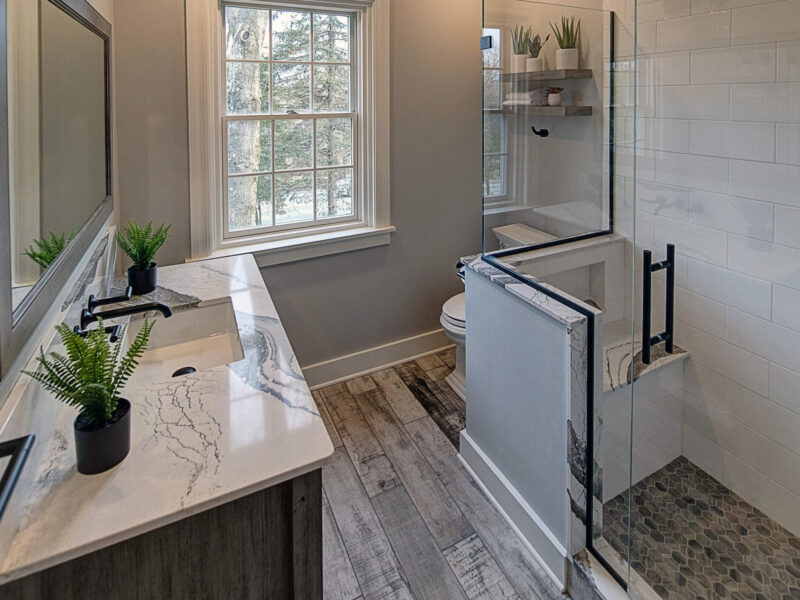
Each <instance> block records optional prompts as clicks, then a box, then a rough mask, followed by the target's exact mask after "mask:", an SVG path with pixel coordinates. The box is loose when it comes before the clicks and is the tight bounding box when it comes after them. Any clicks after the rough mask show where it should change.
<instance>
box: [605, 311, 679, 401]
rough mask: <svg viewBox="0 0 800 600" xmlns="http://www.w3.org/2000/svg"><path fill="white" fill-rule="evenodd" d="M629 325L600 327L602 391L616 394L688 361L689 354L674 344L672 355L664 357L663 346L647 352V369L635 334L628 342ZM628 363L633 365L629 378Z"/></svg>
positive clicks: (639, 341) (640, 344) (659, 345)
mask: <svg viewBox="0 0 800 600" xmlns="http://www.w3.org/2000/svg"><path fill="white" fill-rule="evenodd" d="M631 331H632V330H631V327H630V323H628V322H625V321H618V322H615V323H610V324H608V325H605V326H604V327H603V340H604V342H605V343H604V344H603V391H604V392H609V391H612V390H619V389H622V388H624V387H625V386H627V385H630V384H631V383H633V382H634V381H636V380H637V379H639V378H640V377H642V376H644V375H647V374H649V373H653V372H655V371H657V370H659V369H662V368H664V367H666V366H667V365H670V364H672V363H674V362H676V361H681V360H685V359H687V358H689V352H688V351H687V350H685V349H684V348H681V347H680V346H679V345H678V344H675V348H674V352H673V353H672V354H667V353H666V352H665V350H664V344H658V345H657V346H654V347H653V349H652V350H651V361H650V364H649V365H646V364H644V363H643V362H642V341H641V337H640V336H639V334H638V333H637V334H636V340H635V341H632V340H631ZM631 360H633V361H634V366H633V378H631Z"/></svg>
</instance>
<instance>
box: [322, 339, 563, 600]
mask: <svg viewBox="0 0 800 600" xmlns="http://www.w3.org/2000/svg"><path fill="white" fill-rule="evenodd" d="M454 359H455V355H454V352H453V351H452V350H449V351H445V352H441V353H439V354H435V355H429V356H426V357H424V358H421V359H419V360H416V361H413V362H410V363H406V364H403V365H399V366H397V367H394V368H391V369H386V370H384V371H380V372H377V373H373V374H372V375H369V376H365V377H358V378H355V379H351V380H349V381H346V382H344V383H340V384H337V385H334V386H330V387H327V388H323V389H321V390H319V391H317V392H314V395H315V398H316V400H317V404H318V405H319V409H320V411H321V413H322V416H323V419H324V420H325V425H326V426H327V428H328V431H329V433H330V436H331V439H332V440H333V443H334V446H335V447H336V451H335V453H334V456H333V458H332V459H331V460H330V462H329V463H328V464H327V465H326V466H325V467H324V468H323V471H322V485H323V490H324V497H323V528H324V529H323V553H324V569H325V571H324V572H325V580H324V589H325V598H326V600H378V599H393V600H394V599H409V598H414V599H417V600H440V599H441V600H450V599H455V600H458V599H470V600H477V599H480V600H502V599H507V598H514V599H518V600H540V599H547V600H549V599H556V598H559V599H560V598H563V596H562V594H561V593H560V592H559V591H558V590H557V589H556V588H555V586H554V585H553V583H552V582H551V580H550V579H549V578H548V577H547V575H546V574H545V573H544V572H543V570H542V569H541V567H540V566H539V565H538V563H537V562H536V560H535V559H534V558H533V557H532V556H531V555H530V553H529V552H528V551H527V549H526V548H525V546H524V544H523V543H522V541H521V540H520V539H519V538H518V537H517V536H516V534H515V533H514V532H513V531H512V530H511V528H510V526H509V525H508V524H507V523H506V521H505V520H504V519H503V518H502V516H501V515H500V513H499V512H498V511H497V509H495V507H494V506H493V505H492V504H491V503H490V501H489V500H488V499H487V498H486V496H485V495H484V494H483V492H482V491H481V490H480V488H479V487H478V485H477V484H476V483H475V482H474V481H473V480H472V479H471V478H470V476H469V474H468V473H467V471H466V470H465V469H464V467H463V466H462V465H461V463H460V462H459V460H458V457H457V451H456V448H455V447H454V444H455V443H457V440H458V431H460V430H461V429H462V428H463V426H464V404H463V402H461V400H460V399H459V398H458V397H457V396H456V395H455V394H454V393H453V392H452V390H451V389H450V388H449V387H448V386H447V384H446V383H445V382H444V377H445V376H446V375H447V374H448V373H449V372H450V370H451V369H452V368H453V364H454Z"/></svg>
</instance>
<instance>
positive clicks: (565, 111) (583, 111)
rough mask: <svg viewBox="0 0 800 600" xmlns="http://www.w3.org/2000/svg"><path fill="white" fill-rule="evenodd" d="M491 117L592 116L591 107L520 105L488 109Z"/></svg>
mask: <svg viewBox="0 0 800 600" xmlns="http://www.w3.org/2000/svg"><path fill="white" fill-rule="evenodd" d="M486 112H487V113H490V114H493V115H508V114H526V115H546V116H549V117H588V116H590V115H591V114H592V107H591V106H528V105H526V104H520V105H516V106H505V107H503V108H501V109H490V110H487V111H486Z"/></svg>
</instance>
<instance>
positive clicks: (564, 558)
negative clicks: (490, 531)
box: [458, 430, 569, 590]
mask: <svg viewBox="0 0 800 600" xmlns="http://www.w3.org/2000/svg"><path fill="white" fill-rule="evenodd" d="M458 457H459V459H461V462H462V464H463V465H464V467H465V468H466V469H467V471H469V473H470V475H471V476H472V478H473V479H475V481H476V482H477V483H478V485H480V486H481V488H482V489H483V491H484V492H485V493H486V495H487V496H488V497H489V499H490V500H491V501H492V503H493V504H494V505H495V506H496V507H497V509H498V510H499V511H500V514H501V515H503V518H504V519H505V520H506V521H508V524H509V525H511V528H512V529H513V530H514V531H515V532H516V534H517V535H518V536H519V537H520V538H521V539H522V540H523V542H525V545H526V546H527V547H528V550H530V552H531V554H533V556H534V557H535V558H536V560H537V561H538V562H539V564H540V565H541V566H542V568H543V569H544V570H545V572H547V574H548V575H549V576H550V578H551V579H552V580H553V581H555V582H556V583H557V584H558V585H559V586H561V589H562V590H566V587H567V586H566V582H567V570H568V568H569V564H568V563H569V556H568V555H567V554H568V553H567V549H566V548H565V547H564V545H563V544H561V543H560V542H559V541H558V539H557V538H556V536H555V535H554V534H553V532H552V531H550V529H549V528H548V527H547V525H545V523H544V521H542V519H541V518H540V517H539V516H538V515H537V514H536V512H535V511H534V510H533V508H532V507H531V506H530V505H529V504H528V503H527V502H526V501H525V500H524V499H523V498H522V496H521V494H520V493H519V492H518V491H517V490H516V488H514V486H513V485H511V482H510V481H508V479H506V477H505V476H504V475H503V474H502V473H501V472H500V470H499V469H498V468H497V467H496V466H495V464H494V463H493V462H492V461H491V459H490V458H489V457H488V456H486V454H484V452H483V451H482V450H481V449H480V448H479V447H478V446H477V445H476V444H475V442H474V441H473V440H472V438H470V437H469V434H468V433H467V432H466V430H465V431H462V432H461V444H460V452H459V455H458ZM564 493H565V495H566V491H565V492H564Z"/></svg>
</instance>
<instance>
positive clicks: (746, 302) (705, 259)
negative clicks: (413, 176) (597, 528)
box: [604, 0, 800, 599]
mask: <svg viewBox="0 0 800 600" xmlns="http://www.w3.org/2000/svg"><path fill="white" fill-rule="evenodd" d="M635 9H636V10H637V11H638V22H637V19H636V17H635V16H634V17H633V18H632V19H629V23H628V26H630V24H631V23H636V37H637V40H636V48H637V49H638V57H637V61H636V71H635V80H634V81H635V83H634V92H635V95H636V118H635V119H634V122H633V131H632V134H631V136H630V138H629V140H630V143H629V145H630V148H631V153H632V157H633V159H634V161H635V162H634V172H633V173H632V177H630V178H628V177H626V176H625V174H623V173H618V175H619V177H620V178H621V179H623V180H624V181H619V186H622V187H624V188H625V189H626V196H625V198H626V200H627V194H628V193H630V194H631V200H630V207H631V208H630V210H631V212H632V219H631V222H632V225H631V227H630V230H629V231H625V227H624V225H623V223H621V222H620V223H618V225H619V227H618V228H617V231H618V232H620V233H623V235H625V236H626V237H627V238H628V239H629V240H630V244H631V248H632V258H633V261H632V263H631V271H630V280H631V286H630V288H629V289H630V291H631V298H632V306H631V310H630V315H631V321H632V323H633V329H634V334H633V346H632V347H633V349H634V360H633V363H632V367H631V378H632V379H634V381H633V383H632V386H631V388H632V396H631V398H630V400H629V401H630V409H631V414H630V426H631V429H630V439H629V442H630V445H631V453H630V487H629V488H628V489H626V490H624V491H622V492H620V493H619V494H618V495H616V496H615V497H614V498H608V499H606V503H605V504H604V513H605V518H604V528H605V532H604V533H606V534H610V530H609V527H611V526H612V523H617V524H621V525H619V528H620V529H619V531H620V532H623V534H624V533H628V534H629V539H628V540H627V542H628V543H627V544H625V545H624V549H627V551H628V564H629V565H630V567H631V569H630V581H631V583H633V584H635V585H631V588H630V589H631V592H630V594H631V595H632V596H633V597H645V596H644V595H643V594H641V592H640V590H648V591H654V592H655V593H656V594H657V595H658V596H660V597H661V598H667V599H673V598H674V599H678V598H680V599H684V598H769V599H773V598H796V597H800V570H799V569H798V567H799V566H800V195H798V189H800V0H783V1H767V2H755V1H752V2H750V1H746V2H727V1H720V2H701V1H697V2H692V3H691V5H689V4H685V5H678V4H675V3H670V2H666V1H657V2H648V3H646V4H645V3H642V2H639V3H638V4H637V6H636V7H635ZM619 66H620V65H619V64H618V67H619ZM617 200H619V196H618V197H617ZM669 244H674V246H675V257H674V260H670V257H669V255H668V245H669ZM646 252H650V253H651V254H650V256H651V260H652V264H654V265H656V266H661V265H659V263H661V262H662V261H667V262H668V263H671V265H669V266H672V269H671V270H670V269H666V268H665V269H660V270H657V271H656V272H654V273H652V275H650V274H648V272H647V269H646V261H647V258H646V256H647V255H646V254H645V253H646ZM665 266H666V265H665ZM670 272H671V273H672V274H673V275H674V291H671V290H670V286H669V285H668V284H669V277H668V275H669V274H670ZM648 280H650V281H652V288H651V292H652V293H651V295H650V298H649V301H648V298H647V294H646V289H647V286H646V282H647V281H648ZM671 295H672V297H673V298H674V328H673V329H671V330H670V327H669V323H668V322H667V321H668V319H667V316H668V315H669V308H670V302H669V300H668V299H669V298H670V296H671ZM648 306H649V307H650V310H651V320H650V336H656V335H658V334H660V333H661V332H663V331H672V333H673V335H674V337H673V338H672V339H671V340H670V341H671V342H672V343H673V344H674V348H673V352H672V353H669V352H667V349H666V344H665V343H664V342H663V341H661V340H659V339H655V340H652V341H653V347H652V353H651V360H650V363H649V365H648V364H645V362H644V361H642V360H641V354H642V353H641V350H640V349H641V348H643V347H644V345H646V344H647V343H648V341H647V337H648V336H647V331H646V324H647V322H646V320H645V314H644V313H645V312H646V309H647V307H648ZM628 527H629V528H630V529H628ZM619 539H620V538H619V537H617V540H619ZM617 545H618V546H619V547H620V548H622V545H621V544H620V543H619V541H618V542H617Z"/></svg>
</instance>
